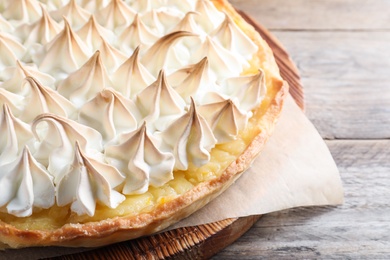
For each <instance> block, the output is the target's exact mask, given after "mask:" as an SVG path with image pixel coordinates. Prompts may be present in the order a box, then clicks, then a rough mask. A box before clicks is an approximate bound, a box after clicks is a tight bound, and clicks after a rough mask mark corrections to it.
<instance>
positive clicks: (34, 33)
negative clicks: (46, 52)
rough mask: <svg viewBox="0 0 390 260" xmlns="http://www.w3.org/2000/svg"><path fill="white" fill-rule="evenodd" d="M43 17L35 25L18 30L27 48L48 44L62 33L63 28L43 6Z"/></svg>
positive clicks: (21, 27)
mask: <svg viewBox="0 0 390 260" xmlns="http://www.w3.org/2000/svg"><path fill="white" fill-rule="evenodd" d="M41 9H42V17H41V18H40V19H39V20H38V21H36V22H35V23H33V24H24V25H22V26H20V27H18V28H17V29H16V32H15V33H16V34H17V35H18V36H19V37H20V38H21V39H22V42H23V43H24V44H25V45H26V46H31V45H33V44H37V43H39V44H46V43H48V42H50V41H51V40H52V39H53V38H54V37H55V36H56V35H57V34H58V33H59V32H60V31H61V26H60V25H59V24H58V23H57V22H56V21H54V20H53V18H51V17H50V15H49V14H48V13H47V11H46V9H45V8H44V7H43V6H41Z"/></svg>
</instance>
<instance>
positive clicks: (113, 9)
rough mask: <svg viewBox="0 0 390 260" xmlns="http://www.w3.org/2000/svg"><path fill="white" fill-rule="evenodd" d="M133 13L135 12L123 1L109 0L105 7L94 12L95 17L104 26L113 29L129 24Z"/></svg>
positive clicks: (133, 15)
mask: <svg viewBox="0 0 390 260" xmlns="http://www.w3.org/2000/svg"><path fill="white" fill-rule="evenodd" d="M135 15H136V12H135V11H134V10H132V9H131V8H130V7H129V6H128V5H127V4H126V3H125V2H124V1H122V0H111V2H110V3H109V4H108V5H107V6H106V7H104V8H103V9H101V10H100V11H98V12H97V13H96V18H97V20H98V21H99V23H100V24H101V25H103V26H104V27H106V28H108V29H110V30H115V29H116V28H119V27H124V26H126V25H129V24H130V23H131V22H132V21H133V19H134V17H135Z"/></svg>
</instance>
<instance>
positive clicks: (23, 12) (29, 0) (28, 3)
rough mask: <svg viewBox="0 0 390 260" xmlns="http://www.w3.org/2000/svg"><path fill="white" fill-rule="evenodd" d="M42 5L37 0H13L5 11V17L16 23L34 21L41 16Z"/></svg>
mask: <svg viewBox="0 0 390 260" xmlns="http://www.w3.org/2000/svg"><path fill="white" fill-rule="evenodd" d="M41 15H42V13H41V7H40V6H39V2H38V1H37V0H13V1H10V4H9V5H8V6H7V8H6V9H5V11H4V12H3V16H4V18H6V19H7V20H10V21H13V22H14V23H15V24H21V23H32V22H35V21H36V20H38V19H39V18H40V17H41Z"/></svg>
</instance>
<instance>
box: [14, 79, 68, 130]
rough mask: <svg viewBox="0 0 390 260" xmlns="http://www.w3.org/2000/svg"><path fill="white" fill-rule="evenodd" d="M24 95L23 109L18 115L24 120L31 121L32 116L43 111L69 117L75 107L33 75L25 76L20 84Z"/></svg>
mask: <svg viewBox="0 0 390 260" xmlns="http://www.w3.org/2000/svg"><path fill="white" fill-rule="evenodd" d="M21 95H23V96H24V97H25V99H24V104H25V109H24V111H23V113H22V114H21V115H20V119H22V120H23V121H24V122H28V123H29V122H32V121H33V120H34V118H35V117H36V116H38V115H40V114H43V113H49V112H50V113H53V114H56V115H60V116H64V117H71V116H72V115H73V114H74V112H75V110H76V108H75V107H74V105H73V104H72V103H71V102H70V101H69V100H67V99H66V98H64V97H63V96H61V95H60V94H59V93H58V92H57V91H54V90H52V89H50V88H47V87H44V86H43V85H42V84H40V83H39V82H38V81H37V80H36V79H34V78H33V77H30V76H28V77H26V79H25V81H24V84H23V85H22V93H21Z"/></svg>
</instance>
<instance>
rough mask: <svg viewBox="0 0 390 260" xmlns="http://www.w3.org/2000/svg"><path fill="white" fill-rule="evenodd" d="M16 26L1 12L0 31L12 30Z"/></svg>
mask: <svg viewBox="0 0 390 260" xmlns="http://www.w3.org/2000/svg"><path fill="white" fill-rule="evenodd" d="M13 30H14V27H13V26H12V24H11V23H9V22H8V21H7V20H6V19H5V18H4V17H3V15H1V14H0V32H7V33H9V32H12V31H13Z"/></svg>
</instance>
